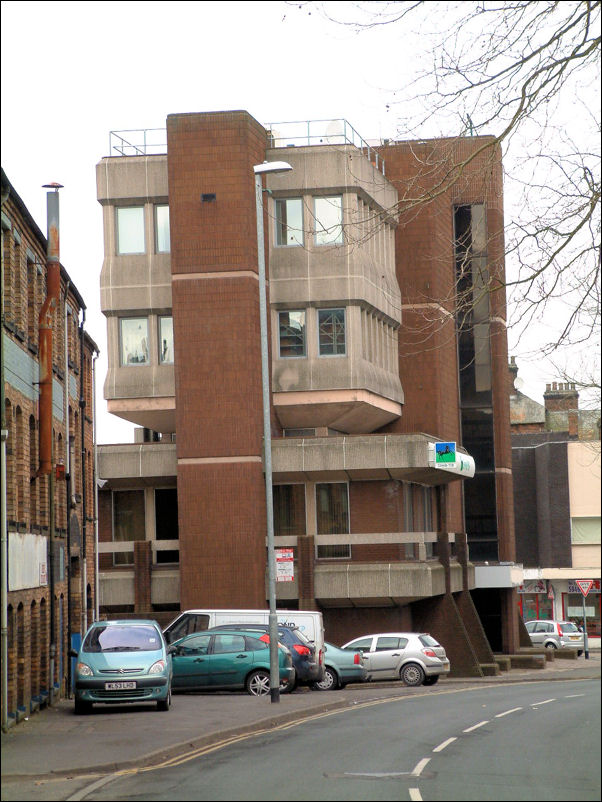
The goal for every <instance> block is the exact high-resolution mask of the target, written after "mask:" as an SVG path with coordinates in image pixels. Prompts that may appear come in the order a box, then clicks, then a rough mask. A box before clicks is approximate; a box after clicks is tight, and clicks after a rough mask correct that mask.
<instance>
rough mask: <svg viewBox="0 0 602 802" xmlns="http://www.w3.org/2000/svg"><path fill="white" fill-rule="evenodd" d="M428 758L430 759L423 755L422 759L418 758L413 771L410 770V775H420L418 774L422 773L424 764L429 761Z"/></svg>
mask: <svg viewBox="0 0 602 802" xmlns="http://www.w3.org/2000/svg"><path fill="white" fill-rule="evenodd" d="M429 760H430V757H423V758H422V760H419V761H418V763H416V767H415V768H414V771H413V772H412V777H420V775H421V774H422V770H423V769H424V767H425V766H426V764H427V763H428V762H429Z"/></svg>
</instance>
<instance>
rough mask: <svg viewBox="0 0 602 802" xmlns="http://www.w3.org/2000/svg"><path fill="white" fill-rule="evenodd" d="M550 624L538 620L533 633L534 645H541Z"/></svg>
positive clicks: (532, 640)
mask: <svg viewBox="0 0 602 802" xmlns="http://www.w3.org/2000/svg"><path fill="white" fill-rule="evenodd" d="M548 630H549V626H548V624H547V622H546V621H538V622H537V623H536V624H535V629H534V630H533V633H532V635H531V642H532V643H533V645H534V646H541V645H542V644H543V643H544V641H545V640H546V635H547V633H548Z"/></svg>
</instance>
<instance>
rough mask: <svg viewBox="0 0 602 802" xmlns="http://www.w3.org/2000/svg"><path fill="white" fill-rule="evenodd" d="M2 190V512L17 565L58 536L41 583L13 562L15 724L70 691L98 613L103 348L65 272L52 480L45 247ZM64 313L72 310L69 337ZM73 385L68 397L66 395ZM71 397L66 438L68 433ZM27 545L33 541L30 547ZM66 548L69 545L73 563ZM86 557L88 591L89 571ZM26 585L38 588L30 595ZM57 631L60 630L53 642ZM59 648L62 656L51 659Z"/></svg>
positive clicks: (11, 711) (10, 705)
mask: <svg viewBox="0 0 602 802" xmlns="http://www.w3.org/2000/svg"><path fill="white" fill-rule="evenodd" d="M5 182H6V187H7V188H10V194H9V197H8V200H7V201H6V203H4V205H3V207H2V245H3V254H2V256H3V263H4V278H5V281H4V287H3V298H2V313H3V326H2V328H3V335H4V338H5V339H4V344H3V373H2V378H3V407H4V408H3V410H2V411H3V424H2V428H3V429H6V430H7V432H8V438H7V441H6V506H5V508H4V504H3V510H2V514H3V516H5V518H6V525H7V533H8V542H9V558H10V557H11V555H12V559H13V560H17V561H19V560H23V561H24V562H25V563H27V562H28V560H31V555H30V553H29V552H28V551H27V546H26V545H24V546H22V547H20V546H19V544H20V543H21V542H24V543H25V542H31V541H32V540H33V541H35V542H37V543H38V546H40V544H42V543H45V544H46V546H43V552H44V554H46V553H47V549H48V541H49V537H50V535H51V533H53V534H54V536H53V543H52V551H53V552H54V559H53V560H52V563H47V562H46V561H44V566H45V567H43V568H40V575H39V577H35V578H33V577H32V574H31V572H29V573H27V572H25V576H27V577H28V579H23V578H22V577H23V572H22V570H21V568H22V566H20V565H18V564H14V563H11V562H9V574H8V576H9V586H8V609H7V612H8V644H7V646H8V698H7V700H6V705H7V709H6V712H7V715H8V719H9V722H10V721H13V722H14V721H15V720H19V719H20V718H22V717H23V716H24V715H29V713H30V712H31V711H33V710H35V709H37V708H38V707H39V706H40V705H41V704H45V703H46V702H48V701H49V699H51V698H52V696H53V695H56V694H57V693H59V694H65V693H67V692H68V676H69V663H68V660H69V658H68V648H69V640H70V634H69V623H70V625H71V632H72V633H80V634H81V633H82V632H84V631H85V629H86V628H87V623H88V622H89V621H91V620H92V617H93V613H94V609H93V605H94V586H95V580H94V576H95V557H94V528H93V523H92V522H93V520H94V470H93V465H94V459H93V453H94V452H93V421H92V409H93V403H92V383H93V382H92V359H93V354H94V352H95V351H97V348H96V346H95V344H94V342H93V341H92V340H91V339H90V337H89V336H88V335H87V334H85V333H83V340H82V339H81V335H82V331H81V330H80V328H79V317H80V312H81V309H82V307H83V300H82V299H81V297H80V296H79V294H78V292H77V290H76V288H75V287H74V285H73V284H71V283H70V281H69V277H68V275H67V274H66V272H65V271H64V270H63V269H62V268H61V285H60V299H59V304H58V307H57V310H56V311H55V313H54V317H53V353H52V365H53V380H54V385H55V395H56V392H57V389H58V387H60V388H61V392H62V395H63V399H62V406H61V408H60V410H59V409H57V403H56V401H55V404H54V405H53V411H54V416H53V421H52V432H53V435H52V441H53V460H52V464H53V473H52V476H48V475H39V474H38V468H39V404H38V400H37V392H38V391H37V385H36V383H35V381H32V380H31V374H32V371H33V370H34V366H36V369H37V364H38V360H39V345H40V343H39V331H38V317H39V312H40V309H41V306H42V303H43V300H44V297H45V293H46V286H45V285H46V281H45V272H46V266H45V265H46V241H45V238H44V237H43V235H42V234H41V232H40V231H39V229H38V227H37V225H36V224H35V222H34V221H33V219H32V218H31V216H30V214H29V212H28V211H27V209H26V208H25V206H24V204H23V202H22V201H21V199H20V198H19V196H18V195H17V193H16V192H15V191H14V189H13V188H12V186H10V184H9V183H8V181H7V180H6V177H5V176H4V174H3V176H2V183H3V192H4V188H5ZM65 305H67V306H68V308H69V310H70V314H69V315H68V317H67V333H66V334H65ZM65 337H67V354H68V356H67V364H66V358H65ZM82 343H83V382H82V381H81V378H82V376H81V370H82V360H81V356H82V352H81V345H82ZM34 378H35V377H34ZM67 378H68V380H69V384H68V389H69V392H68V394H66V392H65V386H66V379H67ZM57 385H58V387H57ZM82 390H83V392H82ZM66 397H67V399H68V404H69V432H67V431H66V415H65V403H66V402H65V398H66ZM82 416H83V427H82ZM82 429H83V443H82ZM69 439H71V442H72V448H71V458H72V461H71V472H70V474H69V475H67V474H66V473H65V466H66V463H67V443H68V441H69ZM82 452H83V461H82ZM3 469H4V466H3ZM51 490H52V504H51V497H50V492H51ZM51 510H53V512H54V515H53V520H51ZM84 533H85V549H84V541H83V537H84ZM26 538H30V539H31V540H30V541H26V540H25V539H26ZM68 545H70V546H71V553H70V555H69V553H68ZM11 547H12V548H11ZM84 551H85V557H86V567H87V570H86V587H84V572H83V570H82V568H83V558H84ZM36 553H37V554H39V552H36ZM68 577H70V581H68ZM28 582H30V583H31V584H32V586H31V587H27V583H28ZM23 585H25V586H23ZM51 590H52V591H53V595H54V598H53V600H51ZM51 604H52V605H53V606H52V608H51ZM86 604H87V605H88V610H87V615H86V613H85V605H86ZM68 605H69V607H68ZM69 608H70V609H69ZM51 623H53V625H54V633H53V637H52V638H51V637H50V628H51ZM52 643H54V646H55V650H56V651H55V654H52V646H51V644H52ZM51 667H53V669H54V671H53V673H52V672H51Z"/></svg>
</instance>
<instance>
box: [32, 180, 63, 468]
mask: <svg viewBox="0 0 602 802" xmlns="http://www.w3.org/2000/svg"><path fill="white" fill-rule="evenodd" d="M44 187H45V188H48V189H50V190H52V191H50V192H48V193H47V194H46V209H47V219H48V237H47V246H46V298H45V300H44V304H43V305H42V309H41V310H40V317H39V320H38V329H39V334H40V466H39V469H38V476H43V475H48V474H50V473H51V471H52V339H53V338H52V331H53V324H54V313H55V310H56V308H57V306H58V302H59V297H60V291H61V265H60V247H59V193H58V191H59V189H61V187H62V184H56V183H53V184H44Z"/></svg>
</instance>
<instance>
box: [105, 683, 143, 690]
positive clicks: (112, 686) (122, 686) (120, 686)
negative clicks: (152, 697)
mask: <svg viewBox="0 0 602 802" xmlns="http://www.w3.org/2000/svg"><path fill="white" fill-rule="evenodd" d="M135 687H136V683H135V682H105V691H133V690H134V689H135Z"/></svg>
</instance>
